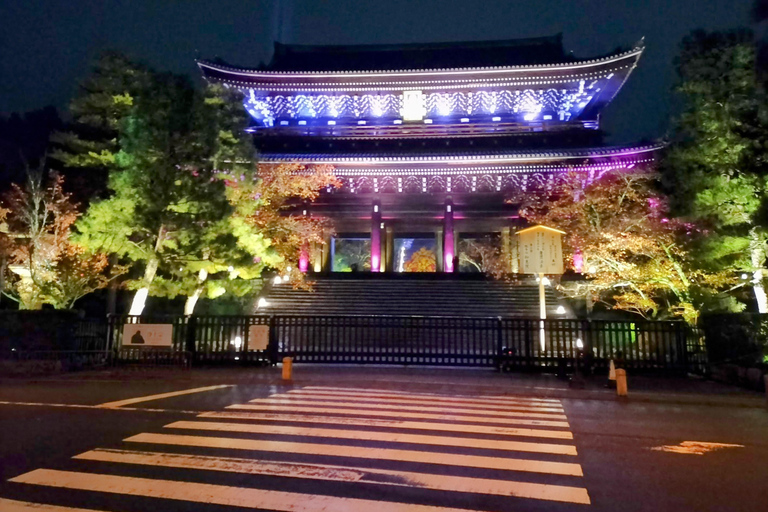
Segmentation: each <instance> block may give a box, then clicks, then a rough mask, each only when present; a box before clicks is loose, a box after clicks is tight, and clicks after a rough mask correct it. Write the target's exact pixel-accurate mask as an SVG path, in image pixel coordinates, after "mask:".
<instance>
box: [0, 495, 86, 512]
mask: <svg viewBox="0 0 768 512" xmlns="http://www.w3.org/2000/svg"><path fill="white" fill-rule="evenodd" d="M0 510H2V512H35V511H37V512H99V511H98V510H94V509H92V508H88V509H86V508H72V507H59V506H58V505H45V504H43V503H30V502H28V501H14V500H6V499H3V498H0Z"/></svg>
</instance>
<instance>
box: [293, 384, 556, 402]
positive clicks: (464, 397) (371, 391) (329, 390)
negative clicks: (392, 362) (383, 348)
mask: <svg viewBox="0 0 768 512" xmlns="http://www.w3.org/2000/svg"><path fill="white" fill-rule="evenodd" d="M536 389H538V388H536ZM541 389H557V390H558V391H562V390H561V389H559V388H541ZM297 391H317V392H322V393H341V392H344V393H360V394H366V395H388V396H409V397H425V398H431V397H444V398H455V399H457V400H473V401H474V400H475V399H480V400H490V399H492V400H493V401H494V402H497V401H499V400H502V401H504V400H509V401H513V402H517V401H525V402H541V403H554V404H559V403H560V400H558V399H557V398H532V397H522V396H506V395H502V396H488V395H480V396H477V397H476V396H474V395H441V394H438V393H418V392H411V391H397V390H392V389H368V388H342V387H333V386H304V387H302V388H301V389H300V390H297ZM290 392H291V391H289V393H290Z"/></svg>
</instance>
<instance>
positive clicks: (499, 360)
mask: <svg viewBox="0 0 768 512" xmlns="http://www.w3.org/2000/svg"><path fill="white" fill-rule="evenodd" d="M503 327H504V325H503V322H502V320H501V317H500V316H497V317H496V364H495V366H496V369H497V370H499V371H500V370H501V369H502V367H503V366H504V359H503V358H504V357H506V354H503V353H502V350H503V348H504V331H503Z"/></svg>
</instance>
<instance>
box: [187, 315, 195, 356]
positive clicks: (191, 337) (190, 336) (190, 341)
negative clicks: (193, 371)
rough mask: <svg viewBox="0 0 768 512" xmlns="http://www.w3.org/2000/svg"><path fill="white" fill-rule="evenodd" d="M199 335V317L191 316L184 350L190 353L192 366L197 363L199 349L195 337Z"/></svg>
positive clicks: (188, 319)
mask: <svg viewBox="0 0 768 512" xmlns="http://www.w3.org/2000/svg"><path fill="white" fill-rule="evenodd" d="M196 334H197V317H195V315H191V316H189V317H187V330H186V332H185V335H186V338H185V340H184V349H185V350H186V351H187V352H188V353H189V360H190V365H193V364H194V363H195V359H196V355H197V347H196V346H195V335H196Z"/></svg>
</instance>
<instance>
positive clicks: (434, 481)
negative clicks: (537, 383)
mask: <svg viewBox="0 0 768 512" xmlns="http://www.w3.org/2000/svg"><path fill="white" fill-rule="evenodd" d="M583 476H584V475H583V471H582V467H581V465H580V464H579V462H578V453H577V450H576V446H575V445H574V444H573V435H572V433H571V432H570V430H569V423H568V420H567V417H566V415H565V412H564V410H563V407H562V404H561V403H560V401H559V400H555V399H540V398H527V397H508V396H499V397H488V396H478V397H475V396H453V395H441V394H434V393H416V392H406V391H392V390H376V389H367V388H345V387H332V386H305V387H302V388H298V389H292V390H289V391H287V392H284V393H275V394H272V395H270V396H269V397H266V398H254V399H253V400H250V401H249V402H247V403H239V404H233V405H230V406H228V407H226V408H225V410H221V411H210V412H204V413H201V414H199V415H197V416H196V417H195V418H194V420H192V421H187V420H185V421H174V422H172V423H169V424H167V425H165V426H164V427H163V428H162V429H161V431H152V432H142V433H139V434H136V435H133V436H130V437H128V438H126V439H124V440H123V442H122V443H121V444H120V446H119V447H103V448H95V449H93V450H90V451H87V452H84V453H81V454H78V455H76V456H75V457H73V461H72V466H71V467H66V468H64V469H53V468H41V469H36V470H34V471H31V472H29V473H25V474H23V475H19V476H16V477H14V478H12V479H10V482H12V483H13V484H14V485H18V486H19V487H20V489H22V490H23V489H29V490H30V493H29V494H30V495H34V496H37V495H38V491H40V490H45V491H46V492H43V493H41V494H39V495H40V496H43V497H45V499H44V500H35V501H24V500H19V499H18V497H17V496H14V499H8V498H3V497H0V511H2V512H31V511H38V512H44V511H50V512H73V511H74V512H78V511H80V512H86V511H87V512H112V511H120V512H124V511H128V512H130V511H133V510H136V511H140V510H149V509H150V508H147V507H148V506H151V509H152V510H155V509H157V510H160V509H163V510H177V509H178V510H197V508H198V507H199V509H200V510H213V509H209V508H206V507H211V506H214V507H218V508H215V510H223V508H227V509H228V507H232V508H233V510H236V509H250V510H275V511H286V512H287V511H291V512H300V511H307V512H314V511H317V512H320V511H323V512H337V511H363V512H367V511H371V512H378V511H381V512H390V511H391V512H451V511H454V510H455V511H459V510H461V511H464V512H466V511H467V510H483V511H496V510H499V511H501V510H517V509H519V508H520V507H521V506H523V504H525V503H527V504H536V503H552V504H555V503H560V504H562V505H564V506H565V505H567V507H566V508H564V509H563V510H573V509H574V506H586V505H589V504H590V498H589V494H588V492H587V489H586V488H585V487H584V484H583ZM57 490H59V491H67V493H68V494H66V495H64V494H62V493H61V492H59V493H58V494H57V492H56V491H57ZM24 496H26V494H25V495H24ZM62 497H63V498H62ZM91 497H93V498H94V499H93V500H90V499H89V498H91ZM60 498H61V499H60ZM155 502H157V503H155ZM94 503H95V504H98V506H97V507H96V508H93V507H92V504H94ZM150 503H151V504H152V505H148V504H150ZM84 504H85V506H83V505H84ZM169 507H171V508H169ZM174 507H179V508H174ZM222 507H223V508H222Z"/></svg>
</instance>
